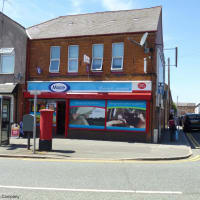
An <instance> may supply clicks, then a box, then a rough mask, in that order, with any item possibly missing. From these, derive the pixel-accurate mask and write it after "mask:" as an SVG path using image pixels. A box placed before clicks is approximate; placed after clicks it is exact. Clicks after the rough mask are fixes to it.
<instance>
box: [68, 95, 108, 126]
mask: <svg viewBox="0 0 200 200" xmlns="http://www.w3.org/2000/svg"><path fill="white" fill-rule="evenodd" d="M69 119H70V120H69V127H70V128H88V129H104V128H105V100H78V99H77V100H76V99H74V100H70V114H69Z"/></svg>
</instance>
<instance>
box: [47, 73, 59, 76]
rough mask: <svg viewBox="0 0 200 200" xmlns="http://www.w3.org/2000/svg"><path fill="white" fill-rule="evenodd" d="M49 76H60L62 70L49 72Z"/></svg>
mask: <svg viewBox="0 0 200 200" xmlns="http://www.w3.org/2000/svg"><path fill="white" fill-rule="evenodd" d="M49 76H60V72H49Z"/></svg>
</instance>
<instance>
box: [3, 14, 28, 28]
mask: <svg viewBox="0 0 200 200" xmlns="http://www.w3.org/2000/svg"><path fill="white" fill-rule="evenodd" d="M0 14H1V15H2V16H4V17H6V18H8V19H9V20H10V21H12V22H14V23H15V24H17V25H18V26H20V27H21V28H23V29H24V30H25V27H24V26H22V25H21V24H19V23H18V22H16V21H15V20H13V19H11V18H10V17H8V16H7V15H5V14H4V13H2V12H1V11H0Z"/></svg>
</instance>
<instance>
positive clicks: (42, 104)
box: [30, 99, 56, 127]
mask: <svg viewBox="0 0 200 200" xmlns="http://www.w3.org/2000/svg"><path fill="white" fill-rule="evenodd" d="M41 109H51V110H54V113H53V126H54V127H55V126H56V102H55V101H52V100H42V99H39V100H38V102H37V106H36V124H37V126H39V125H40V110H41ZM30 114H32V115H34V101H33V100H32V99H31V100H30Z"/></svg>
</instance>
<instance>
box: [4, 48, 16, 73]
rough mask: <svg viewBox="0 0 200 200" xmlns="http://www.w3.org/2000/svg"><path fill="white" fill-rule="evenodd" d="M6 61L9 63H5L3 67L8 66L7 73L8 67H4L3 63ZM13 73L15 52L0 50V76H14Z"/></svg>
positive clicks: (5, 49)
mask: <svg viewBox="0 0 200 200" xmlns="http://www.w3.org/2000/svg"><path fill="white" fill-rule="evenodd" d="M6 59H9V60H7V61H8V62H10V63H6V64H5V65H10V67H9V68H10V69H9V71H6V70H7V69H8V66H4V62H6ZM14 71H15V50H14V48H0V74H14Z"/></svg>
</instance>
